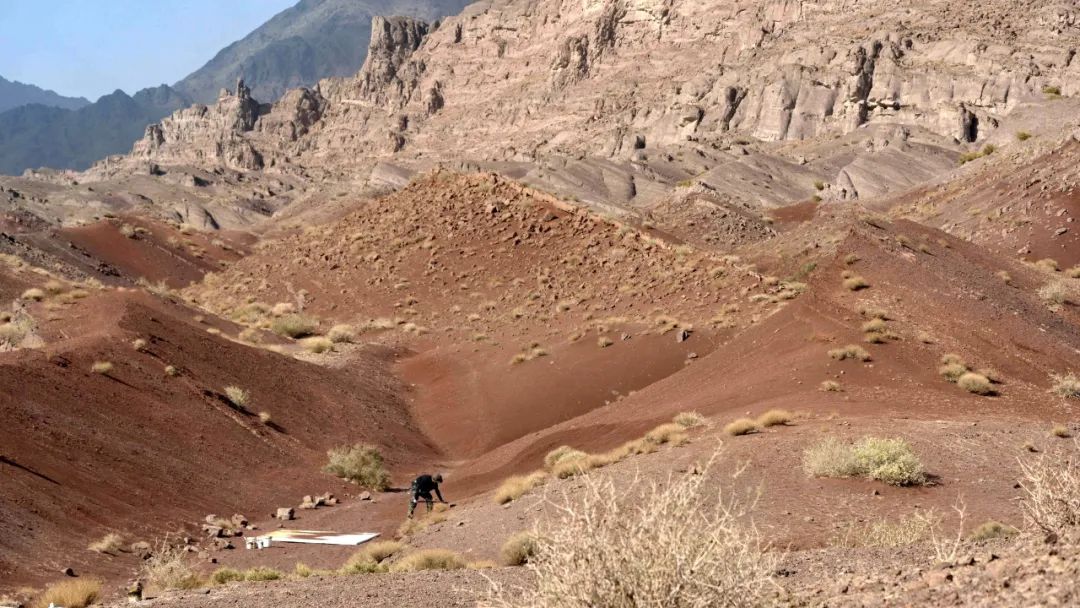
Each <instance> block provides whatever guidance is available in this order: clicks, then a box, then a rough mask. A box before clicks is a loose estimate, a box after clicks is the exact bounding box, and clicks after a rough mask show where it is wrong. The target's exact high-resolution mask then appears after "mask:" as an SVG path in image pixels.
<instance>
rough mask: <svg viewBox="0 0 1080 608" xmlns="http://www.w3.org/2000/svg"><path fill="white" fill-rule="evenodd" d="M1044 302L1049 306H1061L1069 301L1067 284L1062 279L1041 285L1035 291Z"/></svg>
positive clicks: (1069, 295)
mask: <svg viewBox="0 0 1080 608" xmlns="http://www.w3.org/2000/svg"><path fill="white" fill-rule="evenodd" d="M1036 293H1037V294H1038V295H1039V297H1040V298H1042V299H1043V301H1044V302H1046V303H1047V304H1049V305H1051V306H1061V305H1063V304H1067V303H1070V302H1071V301H1072V300H1071V294H1070V293H1069V286H1068V285H1066V284H1065V282H1064V281H1052V282H1050V283H1047V284H1046V285H1043V286H1042V287H1040V288H1039V290H1038V291H1037V292H1036Z"/></svg>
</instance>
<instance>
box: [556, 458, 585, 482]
mask: <svg viewBox="0 0 1080 608" xmlns="http://www.w3.org/2000/svg"><path fill="white" fill-rule="evenodd" d="M590 464H591V463H590V462H589V457H588V455H583V456H582V457H581V458H564V459H562V460H560V461H559V462H557V463H555V466H553V467H551V474H552V475H553V476H555V477H556V478H558V479H568V478H570V477H575V476H577V475H581V474H582V473H584V472H586V471H588V470H589V469H590V468H592V467H591V466H590Z"/></svg>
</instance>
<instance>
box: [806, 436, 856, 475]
mask: <svg viewBox="0 0 1080 608" xmlns="http://www.w3.org/2000/svg"><path fill="white" fill-rule="evenodd" d="M802 464H803V470H804V471H806V474H807V475H810V476H811V477H856V476H858V475H859V474H860V470H859V465H858V462H857V461H856V459H855V454H854V452H853V451H852V449H851V446H849V445H847V444H845V443H843V442H841V441H840V440H839V439H836V438H835V437H827V438H825V439H823V440H821V441H819V442H818V443H816V444H814V445H812V446H810V447H808V448H806V449H805V450H803V459H802Z"/></svg>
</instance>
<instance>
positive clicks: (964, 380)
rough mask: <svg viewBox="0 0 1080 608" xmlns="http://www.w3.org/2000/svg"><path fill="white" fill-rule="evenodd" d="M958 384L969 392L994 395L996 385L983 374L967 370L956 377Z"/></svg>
mask: <svg viewBox="0 0 1080 608" xmlns="http://www.w3.org/2000/svg"><path fill="white" fill-rule="evenodd" d="M956 385H957V386H959V387H960V388H962V389H964V390H965V391H967V392H969V393H974V394H976V395H993V394H994V392H995V391H994V385H993V384H991V383H990V379H989V378H987V377H986V376H984V375H982V374H977V373H975V372H966V373H964V374H962V375H961V376H960V377H959V378H957V379H956Z"/></svg>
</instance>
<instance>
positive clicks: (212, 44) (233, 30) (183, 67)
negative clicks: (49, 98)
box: [0, 0, 297, 101]
mask: <svg viewBox="0 0 1080 608" xmlns="http://www.w3.org/2000/svg"><path fill="white" fill-rule="evenodd" d="M296 2H297V0H0V76H3V77H4V78H7V79H8V80H18V81H20V82H26V83H29V84H35V85H37V86H39V87H42V88H45V89H52V90H54V91H56V92H57V93H60V94H61V95H71V96H82V97H86V98H88V99H90V100H91V101H94V100H95V99H97V98H98V97H100V96H102V95H105V94H107V93H112V92H113V91H115V90H116V89H123V90H124V91H126V92H128V93H134V92H135V91H137V90H139V89H141V88H144V87H148V86H156V85H159V84H173V83H174V82H176V81H177V80H180V79H182V78H183V77H185V76H187V75H188V74H190V73H191V72H193V71H195V70H196V69H198V68H199V67H200V66H202V64H204V63H206V62H207V61H209V60H210V59H211V58H212V57H213V56H214V55H215V54H216V53H217V52H218V51H219V50H220V49H221V48H223V47H225V46H226V45H228V44H229V43H231V42H235V41H236V40H239V39H241V38H243V37H244V36H246V35H247V34H248V33H249V32H251V30H253V29H255V28H257V27H258V26H260V25H262V23H263V22H265V21H266V20H267V19H269V18H270V17H272V16H274V15H275V14H277V13H279V12H281V11H282V10H284V9H286V8H288V7H289V6H292V5H293V4H295V3H296Z"/></svg>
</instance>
